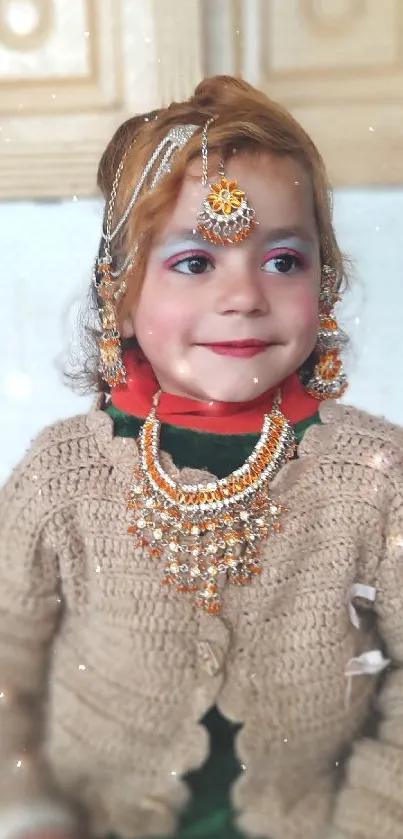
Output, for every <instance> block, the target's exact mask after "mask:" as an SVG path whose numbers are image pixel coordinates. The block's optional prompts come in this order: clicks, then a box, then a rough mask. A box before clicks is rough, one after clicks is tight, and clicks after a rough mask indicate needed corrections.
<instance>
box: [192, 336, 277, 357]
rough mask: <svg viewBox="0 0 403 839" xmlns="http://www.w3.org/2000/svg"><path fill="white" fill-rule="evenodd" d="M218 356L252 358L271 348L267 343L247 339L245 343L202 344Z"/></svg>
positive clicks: (255, 339)
mask: <svg viewBox="0 0 403 839" xmlns="http://www.w3.org/2000/svg"><path fill="white" fill-rule="evenodd" d="M201 346H202V347H206V348H207V349H208V350H211V352H214V353H216V355H232V356H233V357H235V358H252V357H253V356H254V355H258V354H259V353H261V352H264V350H265V349H267V347H268V346H269V345H268V343H267V341H260V340H259V339H257V338H245V340H243V341H219V342H214V343H211V344H201Z"/></svg>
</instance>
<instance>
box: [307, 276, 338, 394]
mask: <svg viewBox="0 0 403 839" xmlns="http://www.w3.org/2000/svg"><path fill="white" fill-rule="evenodd" d="M338 287H339V281H338V277H337V274H336V273H335V271H334V270H333V269H332V268H331V267H330V266H329V265H324V266H323V269H322V283H321V291H320V295H319V330H318V339H317V344H316V350H317V354H318V360H317V362H316V364H315V367H314V371H313V376H312V378H311V379H310V380H309V381H308V383H307V385H306V389H307V391H308V393H309V394H310V395H311V396H314V397H315V398H316V399H338V398H339V397H340V396H342V395H343V393H344V392H345V390H346V389H347V387H348V381H347V376H346V374H345V372H344V368H343V361H342V358H341V351H342V349H343V348H344V347H345V346H346V344H347V342H348V339H347V336H346V334H345V333H344V332H343V330H342V329H340V327H339V325H338V323H337V320H336V318H335V315H334V307H335V306H336V304H337V303H339V302H340V300H341V297H340V295H339V290H338Z"/></svg>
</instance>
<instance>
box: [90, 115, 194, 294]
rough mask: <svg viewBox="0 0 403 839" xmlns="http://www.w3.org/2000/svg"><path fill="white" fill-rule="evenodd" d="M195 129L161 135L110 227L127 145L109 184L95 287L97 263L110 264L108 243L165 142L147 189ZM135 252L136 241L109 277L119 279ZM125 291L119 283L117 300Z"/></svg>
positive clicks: (181, 127)
mask: <svg viewBox="0 0 403 839" xmlns="http://www.w3.org/2000/svg"><path fill="white" fill-rule="evenodd" d="M198 129H199V126H198V125H178V126H174V127H173V128H171V129H170V131H168V133H167V135H166V136H165V137H164V139H163V140H161V142H160V143H159V145H158V146H157V148H156V149H155V151H154V153H153V154H152V156H151V157H150V160H149V161H148V163H147V165H146V166H145V168H144V169H143V172H142V174H141V177H140V180H139V182H138V184H137V186H136V188H135V190H134V192H133V195H132V197H131V199H130V201H129V204H128V205H127V207H126V210H125V212H124V213H123V216H122V217H121V219H120V220H119V221H118V223H117V224H116V226H115V228H114V229H113V228H112V222H113V213H114V209H115V203H116V197H117V193H118V187H119V183H120V179H121V177H122V172H123V167H124V164H125V162H126V158H127V155H128V153H129V151H130V149H131V148H132V146H133V143H132V144H131V145H130V146H129V148H128V149H127V151H126V152H125V154H124V155H123V158H122V160H121V161H120V163H119V166H118V168H117V170H116V175H115V178H114V181H113V184H112V189H111V194H110V198H109V201H108V206H107V210H106V223H105V230H102V239H101V246H100V253H99V256H98V259H97V262H96V265H95V268H94V272H93V279H94V283H95V285H96V286H98V285H99V278H98V274H97V266H98V265H100V264H104V263H105V262H108V263H109V264H111V262H112V254H111V249H110V245H111V242H112V241H113V239H114V238H115V236H117V234H118V233H119V232H120V230H121V229H122V227H123V225H124V224H125V223H126V221H127V219H128V218H129V215H130V213H131V211H132V209H133V207H134V205H135V203H136V201H137V199H138V197H139V195H140V192H141V190H142V188H143V186H144V184H145V182H146V180H147V178H148V176H149V174H150V172H151V170H152V168H153V166H154V165H155V163H156V161H157V160H158V158H159V157H160V155H161V152H162V151H163V150H164V149H165V146H167V145H168V149H167V150H166V151H165V154H164V156H163V158H162V160H161V162H160V164H159V166H158V169H157V171H156V173H155V175H154V177H153V179H152V182H151V186H150V189H154V187H155V186H156V185H157V183H158V182H159V181H160V180H161V178H162V177H163V176H164V175H165V174H168V173H169V172H170V160H171V157H172V155H173V154H174V152H175V151H176V150H177V149H182V148H183V147H184V146H185V145H186V143H188V141H189V140H190V138H191V137H192V136H193V134H195V133H196V131H197V130H198ZM102 242H103V243H104V245H103V247H102ZM137 251H138V243H136V244H135V246H134V248H133V250H132V251H131V252H130V253H129V254H128V255H127V256H126V259H125V260H124V262H123V264H122V265H121V266H120V267H119V268H118V269H116V270H114V271H112V270H111V271H110V275H111V277H113V279H114V280H117V279H119V277H121V276H122V274H124V273H126V272H127V271H128V270H129V269H130V268H131V267H132V265H133V263H134V260H135V257H136V254H137ZM125 290H126V289H125V284H124V283H122V285H121V287H120V289H119V290H118V291H117V292H116V299H118V297H121V295H122V294H123V293H124V291H125Z"/></svg>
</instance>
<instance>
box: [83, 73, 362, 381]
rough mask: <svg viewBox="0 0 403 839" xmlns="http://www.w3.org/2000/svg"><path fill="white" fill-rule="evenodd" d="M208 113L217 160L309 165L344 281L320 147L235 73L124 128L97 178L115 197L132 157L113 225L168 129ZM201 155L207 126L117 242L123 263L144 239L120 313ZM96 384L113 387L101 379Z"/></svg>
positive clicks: (143, 200) (325, 243)
mask: <svg viewBox="0 0 403 839" xmlns="http://www.w3.org/2000/svg"><path fill="white" fill-rule="evenodd" d="M209 117H214V122H213V123H212V124H211V125H210V127H209V131H208V148H209V154H211V155H212V157H213V158H214V157H216V156H217V155H219V156H220V158H222V159H224V161H225V160H226V159H227V158H228V157H229V156H230V155H232V154H233V152H234V149H235V150H236V151H240V152H244V153H250V154H258V153H262V152H269V153H271V154H274V155H277V156H279V157H285V156H290V157H292V158H293V159H295V160H296V161H297V162H298V163H299V164H300V165H301V166H302V168H303V169H304V171H305V172H306V174H307V175H308V178H309V180H310V183H311V185H312V193H313V202H314V211H315V217H316V223H317V228H318V236H319V241H320V248H321V257H322V261H326V262H327V263H328V264H330V265H331V266H332V268H333V269H334V270H335V271H336V272H337V274H338V276H339V277H340V283H341V284H342V283H343V281H344V280H346V279H347V277H346V265H345V261H344V258H343V255H342V253H341V252H340V249H339V247H338V244H337V241H336V237H335V233H334V229H333V223H332V194H331V189H330V185H329V182H328V178H327V174H326V169H325V166H324V163H323V160H322V157H321V155H320V154H319V151H318V150H317V148H316V146H315V144H314V143H313V141H312V140H311V138H310V137H309V136H308V134H307V133H306V131H305V130H304V129H303V128H302V126H301V125H300V124H299V123H298V122H297V121H296V120H295V119H294V118H293V117H292V116H291V114H290V113H289V112H288V111H287V110H286V109H285V108H283V107H281V106H280V105H279V104H277V103H276V102H273V101H272V100H270V99H269V98H268V97H267V96H265V95H264V94H263V93H261V92H260V91H258V90H256V88H254V87H252V86H251V85H250V84H248V83H247V82H245V81H242V80H240V79H236V78H233V77H231V76H214V77H212V78H207V79H205V80H204V81H202V82H201V83H200V84H199V85H198V86H197V88H196V90H195V92H194V94H193V96H191V97H190V98H189V99H188V100H187V101H185V102H173V103H172V104H171V105H170V106H169V107H167V108H162V109H160V110H156V111H152V112H150V113H148V114H143V115H141V116H136V117H133V118H132V119H128V120H127V121H126V122H125V123H123V125H121V126H120V127H119V128H118V130H117V131H116V133H115V134H114V136H113V137H112V139H111V141H110V143H109V144H108V146H107V148H106V150H105V152H104V154H103V155H102V158H101V161H100V164H99V168H98V178H97V183H98V186H99V188H100V190H101V192H102V194H103V196H104V198H105V200H106V202H108V199H109V197H110V194H111V190H112V185H113V182H114V179H115V175H116V170H117V168H118V166H119V163H120V162H121V160H122V158H123V157H124V155H126V159H125V163H124V167H123V172H122V176H121V179H120V182H119V187H118V191H117V196H116V204H115V210H114V223H116V222H117V221H118V220H119V219H120V218H121V217H122V215H123V213H124V211H125V209H126V207H127V205H128V203H129V201H130V198H131V196H132V193H133V190H134V188H135V186H136V184H137V183H138V181H139V179H140V177H141V174H142V172H143V170H144V168H145V166H146V165H147V163H148V161H149V159H150V157H151V155H152V154H153V152H154V151H155V149H156V148H157V146H158V145H159V143H160V142H161V140H163V138H164V137H165V135H166V134H167V132H168V131H169V129H170V128H172V127H173V126H177V125H186V124H193V125H199V126H200V127H201V128H202V127H203V126H204V125H205V123H206V121H207V120H208V119H209ZM200 154H201V131H197V132H196V134H195V135H194V136H193V137H192V139H191V140H190V141H189V142H188V143H187V145H186V146H185V148H184V149H182V150H181V151H178V152H177V153H176V155H175V157H174V160H173V164H172V168H171V172H170V173H169V174H167V175H165V176H164V177H163V178H162V180H161V181H160V183H159V184H158V185H157V186H156V187H155V188H154V189H152V190H150V189H149V188H148V187H149V183H150V180H151V177H152V176H150V180H149V182H148V183H146V184H145V187H144V189H143V191H142V194H141V196H140V197H139V200H138V201H137V203H136V205H135V206H134V208H133V210H132V212H131V214H130V216H129V218H128V220H127V222H126V225H125V226H124V229H123V230H122V235H120V236H116V239H114V241H113V248H112V257H113V260H114V262H115V264H118V265H119V264H122V262H123V261H124V259H125V257H126V255H127V254H128V253H129V252H131V250H132V249H133V247H134V244H135V243H136V242H137V243H138V245H139V250H138V253H137V256H136V260H135V265H134V267H133V268H132V269H131V271H130V274H129V276H128V277H127V280H128V291H127V292H126V295H125V297H124V298H123V301H122V304H121V310H120V316H121V317H124V315H125V314H126V312H127V311H129V310H130V309H131V307H132V306H133V305H134V304H135V301H136V299H137V297H138V294H139V291H140V289H141V285H142V282H143V279H144V274H145V268H146V263H147V258H148V254H149V251H150V248H151V246H152V243H153V239H154V238H155V236H156V234H158V233H159V232H160V230H161V229H162V228H163V227H164V224H165V223H166V221H167V219H168V217H169V214H170V212H171V211H172V206H173V204H174V203H175V201H176V199H177V197H178V194H179V191H180V188H181V185H182V181H183V178H184V175H185V172H186V169H187V167H188V165H189V163H190V162H191V161H193V160H194V159H195V158H197V157H199V156H200ZM87 369H88V368H87ZM93 381H94V380H93ZM97 389H101V390H105V389H107V388H106V387H105V386H104V385H103V383H101V381H100V380H99V377H97Z"/></svg>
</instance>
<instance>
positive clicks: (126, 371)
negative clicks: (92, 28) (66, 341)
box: [0, 77, 403, 839]
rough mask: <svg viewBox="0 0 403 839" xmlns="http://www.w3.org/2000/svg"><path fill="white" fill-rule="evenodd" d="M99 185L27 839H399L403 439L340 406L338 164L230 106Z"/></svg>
mask: <svg viewBox="0 0 403 839" xmlns="http://www.w3.org/2000/svg"><path fill="white" fill-rule="evenodd" d="M99 185H100V187H101V189H102V191H103V194H104V195H105V198H106V209H105V219H104V228H103V232H102V237H101V243H100V249H99V254H98V258H97V261H96V265H95V269H94V294H95V300H96V306H97V309H99V313H100V322H101V323H100V325H101V330H100V334H99V335H98V336H96V338H97V345H96V353H95V358H96V363H95V365H94V370H93V371H92V372H91V369H90V368H91V363H90V362H91V361H92V356H91V353H90V354H89V356H88V359H87V364H86V368H85V370H86V373H88V375H90V376H91V375H92V381H93V383H94V385H95V388H96V390H97V391H98V392H99V397H98V401H97V403H96V405H95V407H94V408H93V409H92V410H91V411H90V412H89V414H88V415H86V416H78V417H75V418H73V419H70V420H67V421H63V422H58V423H56V424H55V425H53V426H52V427H51V428H47V429H46V430H45V431H44V432H43V433H42V434H40V435H39V437H38V438H37V440H36V441H35V442H34V443H33V445H32V448H31V450H30V451H29V452H28V454H27V456H26V457H25V459H24V460H23V462H22V463H21V465H20V466H19V467H17V469H16V470H15V472H14V474H13V476H12V477H11V478H10V480H9V482H8V484H7V486H6V487H5V489H4V490H3V493H2V496H1V562H0V607H1V624H0V674H1V677H0V678H1V689H0V702H1V706H2V715H1V718H0V719H1V737H0V749H1V761H0V766H1V770H0V805H1V806H0V839H14V837H24V836H25V835H30V836H35V835H38V836H39V835H40V836H41V837H43V836H44V835H47V836H52V837H55V836H56V835H57V836H66V837H67V836H75V835H77V834H78V833H79V832H81V831H84V835H86V836H89V837H98V836H99V837H103V836H108V835H117V836H121V837H127V839H134V837H147V836H165V835H174V836H176V837H181V839H185V837H196V836H198V837H203V838H204V839H212V837H217V839H224V837H235V836H240V835H243V836H261V837H270V838H271V839H364V837H365V839H383V837H385V839H386V837H387V839H401V837H402V836H403V805H402V788H403V677H402V671H401V665H402V663H403V574H402V568H403V562H402V560H403V494H402V493H403V472H402V462H403V433H402V432H401V431H400V430H399V429H398V428H395V427H393V426H392V425H390V424H389V423H387V422H386V421H384V420H379V419H376V418H374V417H371V416H368V415H367V414H365V413H363V412H360V411H357V410H355V409H353V408H347V407H341V406H338V405H337V404H336V403H335V402H334V401H329V400H333V398H337V397H338V396H340V395H341V393H343V391H344V390H345V388H346V384H347V383H346V377H345V374H344V372H343V367H342V360H341V355H340V350H341V348H342V346H343V343H344V336H343V333H342V332H341V330H340V329H339V327H338V324H337V321H336V319H335V305H336V303H337V302H338V300H339V293H340V290H341V289H342V288H343V287H344V280H345V279H346V277H345V266H344V263H343V259H342V256H341V253H340V251H339V248H338V246H337V242H336V239H335V235H334V231H333V228H332V220H331V205H330V198H329V187H328V183H327V180H326V175H325V171H324V167H323V164H322V161H321V158H320V156H319V154H318V152H317V150H316V148H315V146H314V144H313V143H312V141H311V140H310V139H309V137H308V136H307V135H306V133H305V132H304V131H303V129H302V128H301V127H300V126H299V125H298V124H297V123H296V122H295V120H294V119H293V118H292V117H291V116H290V115H289V114H288V113H287V112H286V111H284V110H283V109H282V108H281V107H279V106H278V105H276V104H274V103H273V102H271V101H270V100H268V99H267V98H266V97H265V96H264V95H263V94H261V93H259V92H258V91H257V90H255V89H253V88H252V87H250V86H249V85H248V84H246V83H245V82H242V81H239V80H236V79H233V78H229V77H216V78H212V79H207V80H205V81H204V82H202V83H201V84H200V85H199V87H198V88H197V89H196V91H195V94H194V96H193V97H192V98H191V99H190V100H189V101H187V102H182V103H173V104H172V105H170V107H169V108H166V109H162V110H160V111H157V112H154V113H153V114H149V115H147V116H145V117H137V118H135V119H132V120H129V121H128V122H127V123H125V124H124V125H123V126H122V127H121V129H119V130H118V132H117V133H116V135H115V136H114V137H113V139H112V141H111V143H110V144H109V146H108V148H107V149H106V151H105V154H104V156H103V158H102V160H101V164H100V168H99ZM98 370H99V371H100V374H99V373H98ZM382 673H383V675H382V677H380V674H382ZM375 699H376V710H377V713H378V714H379V721H378V722H379V725H377V724H376V720H375V719H374V712H375Z"/></svg>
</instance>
